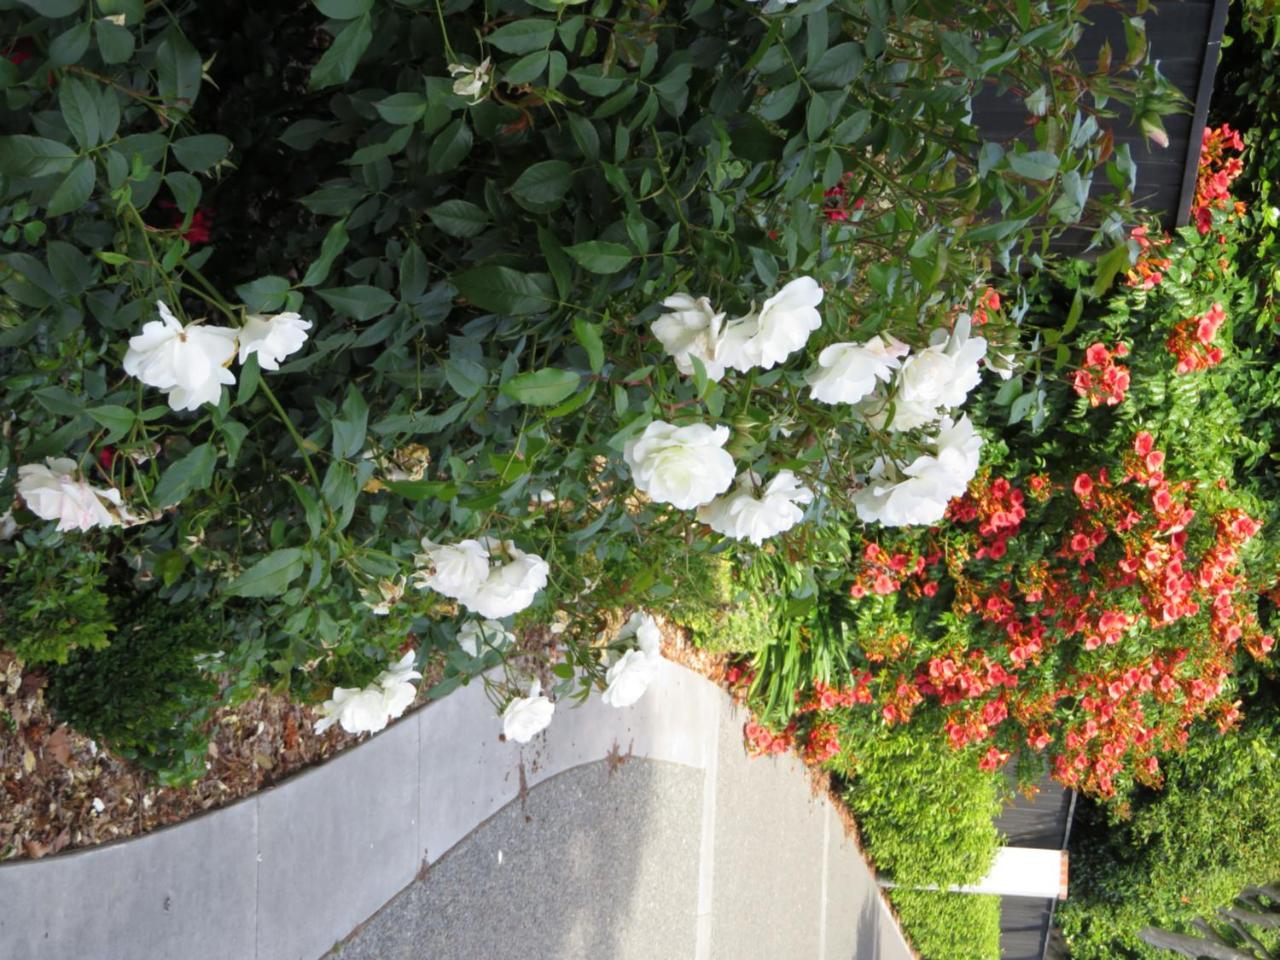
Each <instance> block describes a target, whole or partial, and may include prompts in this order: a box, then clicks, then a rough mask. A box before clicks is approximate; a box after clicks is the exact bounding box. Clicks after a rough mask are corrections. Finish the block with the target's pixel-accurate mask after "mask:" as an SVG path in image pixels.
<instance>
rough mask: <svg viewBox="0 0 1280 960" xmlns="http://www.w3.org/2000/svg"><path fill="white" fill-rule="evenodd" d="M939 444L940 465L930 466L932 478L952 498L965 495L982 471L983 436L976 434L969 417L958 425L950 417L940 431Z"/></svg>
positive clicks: (938, 456)
mask: <svg viewBox="0 0 1280 960" xmlns="http://www.w3.org/2000/svg"><path fill="white" fill-rule="evenodd" d="M937 442H938V455H937V457H935V458H934V461H935V464H936V466H930V467H929V470H930V475H931V476H932V477H933V478H934V480H935V482H937V484H938V485H939V487H940V488H941V489H942V491H943V492H944V493H945V494H946V495H947V497H948V499H951V498H954V497H958V496H961V495H962V494H963V493H964V492H965V490H966V489H967V488H968V486H969V481H970V480H972V479H973V476H974V474H976V473H977V472H978V464H979V463H980V462H981V459H982V437H981V436H979V435H978V434H977V433H975V432H974V429H973V423H972V422H971V421H970V420H969V417H968V416H967V415H966V416H963V417H961V418H960V419H959V420H958V421H956V422H954V423H953V422H952V420H951V418H950V417H946V418H944V419H943V421H942V424H941V426H940V428H939V430H938V441H937Z"/></svg>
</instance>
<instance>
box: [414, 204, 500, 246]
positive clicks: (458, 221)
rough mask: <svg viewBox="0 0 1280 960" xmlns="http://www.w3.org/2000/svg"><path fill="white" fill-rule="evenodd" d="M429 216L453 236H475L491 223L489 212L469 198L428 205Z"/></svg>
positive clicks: (440, 227) (441, 228)
mask: <svg viewBox="0 0 1280 960" xmlns="http://www.w3.org/2000/svg"><path fill="white" fill-rule="evenodd" d="M427 216H428V217H430V218H431V222H432V223H434V224H435V225H436V226H437V227H438V228H439V229H440V230H442V231H443V232H444V233H447V234H448V235H449V236H451V237H474V236H475V235H476V234H478V233H481V232H482V231H483V230H484V228H485V227H487V226H488V225H489V214H487V213H486V212H485V211H484V210H482V209H481V208H480V207H477V206H476V205H475V204H474V203H471V202H469V201H467V200H446V201H445V202H444V203H442V204H440V205H438V206H435V207H428V208H427Z"/></svg>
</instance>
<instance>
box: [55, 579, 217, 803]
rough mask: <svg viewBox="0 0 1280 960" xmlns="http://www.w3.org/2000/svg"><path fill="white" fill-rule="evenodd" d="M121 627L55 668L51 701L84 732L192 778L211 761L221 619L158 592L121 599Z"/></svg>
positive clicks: (160, 773) (167, 773)
mask: <svg viewBox="0 0 1280 960" xmlns="http://www.w3.org/2000/svg"><path fill="white" fill-rule="evenodd" d="M113 613H114V616H115V619H116V622H117V624H118V629H117V633H116V635H115V637H114V638H113V640H112V642H111V645H110V646H109V647H107V648H106V649H105V650H99V651H84V650H81V651H77V652H75V653H73V654H72V655H71V657H70V658H69V659H68V660H67V662H66V664H65V665H61V666H55V667H52V668H51V669H50V671H49V691H48V696H49V701H50V703H51V704H52V706H53V708H54V710H55V711H56V712H57V713H58V715H59V716H60V717H62V718H63V719H65V720H66V721H68V722H69V723H71V724H72V725H73V726H75V727H76V729H78V730H80V731H81V732H82V733H85V734H88V735H89V736H91V737H93V738H95V739H97V740H100V741H102V742H103V743H104V744H105V745H106V746H108V747H110V748H111V749H112V750H113V751H115V752H116V753H118V754H120V755H121V756H123V757H126V758H128V759H130V760H133V761H135V762H137V763H138V764H140V765H141V766H143V767H145V768H146V769H148V770H150V771H152V772H153V773H155V774H156V775H157V777H158V778H159V780H160V782H161V783H163V784H166V785H170V786H172V785H178V784H183V783H188V782H190V781H191V780H194V779H196V778H197V777H199V776H200V775H201V774H202V773H203V772H204V769H205V754H206V749H207V747H208V744H209V736H208V730H207V728H208V721H209V718H210V716H211V714H212V711H213V709H214V707H215V706H216V705H217V701H218V691H219V685H218V683H217V681H216V680H214V679H213V678H212V676H211V674H210V668H211V667H212V666H213V663H214V662H213V661H210V660H209V655H210V652H211V651H213V650H215V649H216V647H217V645H218V641H219V640H220V639H221V629H222V627H221V624H219V622H218V619H217V618H216V617H214V616H211V615H210V613H209V611H208V610H207V609H206V608H205V607H204V605H203V604H200V603H196V602H186V603H182V604H176V605H175V604H171V603H169V602H168V601H165V600H163V599H160V598H159V597H157V596H156V595H154V594H147V595H145V596H124V597H121V598H119V599H118V600H117V601H116V602H115V604H114V610H113Z"/></svg>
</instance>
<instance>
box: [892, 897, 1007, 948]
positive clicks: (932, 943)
mask: <svg viewBox="0 0 1280 960" xmlns="http://www.w3.org/2000/svg"><path fill="white" fill-rule="evenodd" d="M889 899H890V901H892V903H893V909H894V910H895V911H896V912H897V914H898V919H899V920H901V921H902V928H903V930H905V931H906V934H907V938H908V939H909V940H910V941H911V945H912V946H913V947H915V949H916V952H917V953H919V954H920V957H921V960H999V957H1000V898H999V897H988V896H981V895H977V894H959V893H942V892H935V891H931V890H902V889H894V890H890V891H889Z"/></svg>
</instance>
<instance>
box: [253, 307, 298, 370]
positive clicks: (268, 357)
mask: <svg viewBox="0 0 1280 960" xmlns="http://www.w3.org/2000/svg"><path fill="white" fill-rule="evenodd" d="M310 329H311V321H310V320H303V319H302V316H301V315H300V314H297V313H277V314H276V315H275V316H273V317H262V316H259V315H258V314H256V313H251V314H249V315H248V316H247V317H245V319H244V326H243V327H241V328H240V362H241V363H244V362H245V361H246V360H248V359H249V354H251V353H256V354H257V355H258V366H259V367H261V368H262V369H263V370H279V369H280V361H281V360H283V359H284V358H285V357H287V356H289V355H290V354H293V353H297V352H298V351H299V350H301V349H302V345H303V344H304V343H306V342H307V331H308V330H310Z"/></svg>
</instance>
